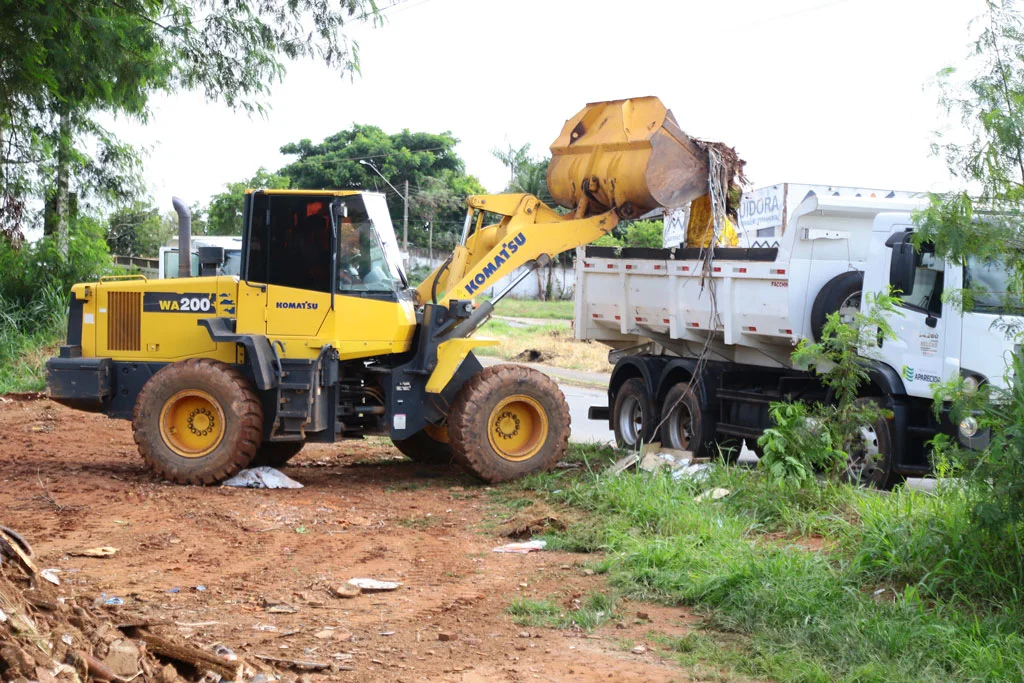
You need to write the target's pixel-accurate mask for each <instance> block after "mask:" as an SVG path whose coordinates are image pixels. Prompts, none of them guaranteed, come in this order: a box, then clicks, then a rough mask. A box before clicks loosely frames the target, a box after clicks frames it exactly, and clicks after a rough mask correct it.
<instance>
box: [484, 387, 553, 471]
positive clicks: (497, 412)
mask: <svg viewBox="0 0 1024 683" xmlns="http://www.w3.org/2000/svg"><path fill="white" fill-rule="evenodd" d="M487 438H488V439H489V440H490V442H491V448H493V449H494V451H495V452H496V453H497V454H498V455H500V456H501V457H502V458H504V459H505V460H511V461H513V462H521V461H523V460H529V459H530V458H532V457H533V456H535V455H537V452H538V451H540V449H541V447H542V446H543V445H544V442H545V441H546V440H547V438H548V416H547V414H546V413H545V412H544V408H543V407H541V405H540V403H538V402H537V401H535V400H533V399H532V398H530V397H529V396H524V395H522V394H516V395H514V396H509V397H507V398H505V399H502V400H501V401H500V402H499V403H498V405H496V406H494V409H493V410H492V411H491V415H490V417H489V418H488V419H487Z"/></svg>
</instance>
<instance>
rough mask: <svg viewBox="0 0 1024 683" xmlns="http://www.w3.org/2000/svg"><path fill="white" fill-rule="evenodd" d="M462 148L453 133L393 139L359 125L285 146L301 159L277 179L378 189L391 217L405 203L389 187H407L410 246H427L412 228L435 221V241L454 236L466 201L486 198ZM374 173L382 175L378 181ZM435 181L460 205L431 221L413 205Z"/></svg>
mask: <svg viewBox="0 0 1024 683" xmlns="http://www.w3.org/2000/svg"><path fill="white" fill-rule="evenodd" d="M458 142H459V141H458V140H457V139H456V138H455V137H454V136H452V134H451V133H449V132H444V133H440V134H434V133H414V132H411V131H409V130H403V131H402V132H400V133H396V134H393V135H389V134H387V133H385V132H384V131H383V130H381V129H380V128H378V127H377V126H369V125H360V124H355V125H353V126H352V128H351V129H348V130H343V131H341V132H339V133H336V134H334V135H332V136H330V137H328V138H327V139H325V140H324V141H323V142H321V143H320V144H313V143H312V142H311V141H310V140H300V141H299V142H296V143H291V144H288V145H285V146H284V147H282V148H281V153H282V154H294V155H296V156H297V157H298V158H297V159H296V160H295V161H294V162H292V163H291V164H289V165H287V166H285V167H284V168H282V169H281V170H280V171H278V173H279V174H281V175H283V176H286V177H287V178H288V179H289V180H290V181H291V186H292V187H301V188H311V189H312V188H331V189H346V188H377V189H379V190H381V191H382V192H384V193H385V195H386V197H387V202H388V209H389V210H390V212H391V215H392V216H401V215H402V210H403V201H404V200H403V197H402V196H401V194H399V193H396V192H395V191H394V190H393V189H391V187H390V186H389V185H388V183H391V185H394V186H395V187H396V188H398V189H399V191H400V192H401V191H404V187H403V185H404V183H405V182H406V181H408V182H409V186H410V189H409V195H410V205H409V225H410V241H411V242H412V243H414V244H419V245H422V246H427V240H426V237H427V234H426V231H422V230H418V229H414V228H413V226H414V225H416V224H417V223H418V224H420V225H422V223H423V222H424V221H426V220H431V222H432V225H433V226H434V228H435V237H437V236H438V235H437V233H438V232H439V231H440V232H443V233H446V234H448V235H456V234H458V232H459V230H460V229H461V226H462V222H463V218H464V215H465V203H464V202H465V198H466V197H467V196H469V195H472V194H482V193H484V192H485V190H484V188H483V186H481V185H480V181H478V180H477V179H476V178H475V177H473V176H470V175H466V174H465V170H464V169H465V165H464V164H463V161H462V159H460V158H459V156H458V155H457V154H456V153H455V145H456V144H458ZM361 161H365V162H368V163H360V162H361ZM371 165H372V166H371ZM374 168H376V169H377V171H380V175H378V174H377V172H376V171H374ZM381 176H383V178H382V177H381ZM385 179H386V181H385ZM436 180H439V181H441V182H443V183H444V185H445V187H446V188H447V189H448V190H449V193H450V194H451V195H452V196H454V197H455V198H456V199H457V200H458V201H457V202H456V203H452V204H450V205H448V204H447V203H446V206H445V208H444V209H443V210H441V211H440V212H439V213H438V214H437V215H436V216H433V218H428V217H427V215H426V214H417V213H416V212H417V211H418V210H419V209H418V208H417V207H419V206H430V205H432V204H433V203H432V202H430V201H427V202H417V201H415V200H416V198H417V197H419V195H421V194H423V193H427V194H428V195H429V194H431V193H433V192H435V189H436V188H435V185H436V183H435V181H436ZM431 215H433V214H431ZM395 222H396V223H398V221H395Z"/></svg>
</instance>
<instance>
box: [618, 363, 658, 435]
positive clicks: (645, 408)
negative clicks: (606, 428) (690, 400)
mask: <svg viewBox="0 0 1024 683" xmlns="http://www.w3.org/2000/svg"><path fill="white" fill-rule="evenodd" d="M657 424H658V419H657V417H656V416H655V415H654V403H653V402H652V401H651V397H650V396H649V395H648V394H647V384H646V383H644V381H643V379H642V378H640V377H633V378H632V379H627V380H626V381H625V382H623V383H622V386H621V387H619V390H618V392H616V394H615V402H614V403H613V404H612V430H613V431H614V432H615V442H616V443H617V444H618V446H619V448H628V449H636V448H639V447H640V444H641V443H649V442H650V441H651V439H653V438H654V429H655V426H656V425H657Z"/></svg>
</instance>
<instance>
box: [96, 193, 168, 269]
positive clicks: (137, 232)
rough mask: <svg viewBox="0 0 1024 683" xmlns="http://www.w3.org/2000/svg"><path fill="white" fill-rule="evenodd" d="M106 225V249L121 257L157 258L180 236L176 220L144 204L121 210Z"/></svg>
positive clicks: (136, 204) (140, 203)
mask: <svg viewBox="0 0 1024 683" xmlns="http://www.w3.org/2000/svg"><path fill="white" fill-rule="evenodd" d="M107 225H108V227H107V246H108V247H110V251H111V252H112V253H114V254H117V255H118V256H148V257H153V256H157V255H158V254H159V253H160V247H162V246H163V245H164V244H166V243H167V240H168V239H170V238H171V237H173V236H174V235H175V234H176V233H177V221H176V218H173V217H172V215H164V216H161V215H160V210H159V209H156V208H154V207H152V206H150V205H148V204H145V203H142V202H136V203H134V204H132V205H130V206H126V207H122V208H120V209H118V210H117V211H115V212H114V213H113V214H111V216H110V218H109V219H108V221H107Z"/></svg>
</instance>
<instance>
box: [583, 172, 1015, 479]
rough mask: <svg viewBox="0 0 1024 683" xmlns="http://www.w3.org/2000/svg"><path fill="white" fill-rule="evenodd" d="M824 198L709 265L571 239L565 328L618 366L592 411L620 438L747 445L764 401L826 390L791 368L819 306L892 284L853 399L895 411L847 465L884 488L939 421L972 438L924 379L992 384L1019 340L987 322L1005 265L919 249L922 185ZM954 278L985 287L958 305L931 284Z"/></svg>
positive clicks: (760, 425)
mask: <svg viewBox="0 0 1024 683" xmlns="http://www.w3.org/2000/svg"><path fill="white" fill-rule="evenodd" d="M794 187H796V186H794ZM858 194H859V196H857V195H858ZM835 195H836V196H833V195H832V194H828V193H827V192H822V191H820V186H819V191H815V190H814V189H808V190H807V194H806V196H801V197H797V198H794V197H792V196H790V197H789V198H788V199H789V209H788V210H786V211H785V212H784V224H783V225H782V226H780V228H779V230H777V231H775V234H774V235H772V236H771V237H773V238H774V239H772V240H771V241H770V242H768V243H767V245H766V246H759V247H754V248H716V249H715V250H714V252H713V254H714V257H713V259H711V261H710V262H709V263H708V262H706V260H704V259H703V258H702V257H703V256H704V253H703V252H702V250H700V249H695V248H685V247H679V248H672V249H629V248H626V249H622V250H617V249H615V248H609V247H595V246H589V247H581V248H579V249H578V253H577V259H576V276H577V277H576V283H577V286H576V307H575V311H576V312H575V330H576V338H577V339H580V340H592V341H598V342H601V343H604V344H607V345H608V346H610V347H611V348H612V351H610V353H609V360H610V361H611V362H612V363H614V369H613V371H612V375H611V381H610V384H609V387H608V405H607V406H595V407H592V408H591V410H590V418H591V419H600V420H608V422H609V425H610V427H611V428H612V429H613V430H614V432H615V435H616V438H617V440H618V442H619V444H620V445H622V446H627V447H628V446H634V445H635V444H637V443H640V442H641V441H645V442H646V441H653V440H660V441H661V442H662V443H663V444H665V445H670V446H672V447H674V448H680V449H687V450H690V451H693V452H694V453H695V454H696V455H706V454H714V453H717V452H718V451H717V449H716V445H717V446H718V447H723V448H722V452H723V453H725V454H727V455H728V454H730V453H738V451H739V448H738V446H739V444H740V442H741V441H742V440H745V441H746V443H747V445H748V447H752V448H756V439H757V437H759V436H760V435H761V434H762V433H763V430H764V429H765V428H767V427H768V426H769V417H768V408H769V405H770V403H771V402H773V401H787V400H797V399H806V400H812V401H828V400H829V399H830V396H829V394H828V392H827V391H826V389H825V388H824V387H823V386H822V385H821V384H820V382H819V381H818V380H817V379H816V377H815V376H814V374H813V373H810V372H808V371H806V370H804V369H801V368H797V367H794V365H793V363H792V361H791V359H790V354H791V353H792V351H793V349H794V347H795V345H796V344H797V343H798V342H799V340H800V339H805V338H807V339H812V338H817V337H818V336H819V335H820V334H821V330H822V327H823V325H824V323H825V318H826V316H827V315H828V314H829V313H831V312H833V311H840V312H841V313H842V312H845V313H846V314H852V312H854V311H856V310H858V309H859V307H860V306H861V305H862V302H863V301H864V297H862V292H865V291H867V292H882V291H885V290H886V288H887V287H888V286H889V285H890V284H891V285H892V286H893V287H895V288H896V289H898V290H901V291H902V292H904V293H903V294H902V295H901V296H900V297H899V300H900V305H899V307H898V313H899V315H896V316H893V318H892V320H891V323H892V326H893V329H894V330H895V331H896V334H897V339H895V340H884V341H883V342H881V343H874V342H873V343H872V346H871V348H863V349H861V355H862V356H863V358H864V363H865V364H866V365H867V367H868V368H869V372H870V377H871V380H870V385H869V386H866V387H864V389H863V396H864V397H865V398H871V399H873V400H875V401H877V402H878V403H879V404H881V405H882V406H884V407H885V408H887V409H889V410H891V411H892V418H891V419H890V420H879V421H878V422H877V423H876V424H873V425H865V427H864V428H863V430H862V432H863V437H864V438H863V448H861V449H859V450H862V451H863V452H858V453H856V454H853V457H854V458H855V459H856V462H855V463H853V465H854V467H853V468H852V471H853V472H854V473H855V475H856V476H859V477H861V478H862V479H863V480H864V481H865V483H872V484H874V485H877V486H883V487H887V486H891V485H893V484H894V483H896V482H897V481H898V480H899V479H900V478H901V477H904V476H907V475H910V476H921V475H923V474H926V473H928V472H929V471H930V467H931V466H930V460H929V457H928V448H927V442H928V441H929V440H930V439H931V438H932V437H933V436H935V435H936V434H937V433H940V432H941V433H947V434H950V435H956V436H957V437H959V438H960V439H961V441H963V442H967V443H968V444H969V445H971V446H973V447H978V446H979V445H983V443H984V441H985V440H986V435H985V434H984V433H980V432H979V431H978V426H977V423H976V422H975V421H974V420H973V419H971V418H967V419H965V420H963V421H962V422H960V423H959V424H957V425H953V424H952V423H951V422H950V419H949V418H948V416H947V415H946V413H945V412H942V413H941V415H942V417H940V418H938V419H937V418H936V417H935V413H934V411H933V401H932V390H931V385H932V384H933V383H935V382H939V381H941V380H946V379H949V378H951V377H955V376H956V375H958V374H959V375H961V376H963V377H964V378H965V379H966V381H967V382H968V383H969V384H973V383H981V382H986V381H991V382H995V383H1001V382H1002V381H1003V373H1004V372H1005V368H1006V359H1007V357H1008V354H1012V353H1015V352H1016V351H1017V350H1018V349H1017V348H1016V346H1015V342H1014V340H1013V338H1012V336H1011V335H1008V334H1006V333H1005V332H1004V331H1003V330H1004V329H1005V328H1004V327H1002V326H1001V325H999V324H996V323H997V321H998V320H1000V317H1001V316H1002V314H1003V311H1002V309H1001V306H1002V302H1003V301H1004V299H1003V293H1004V291H1005V282H1006V273H1005V271H1004V270H1003V269H1002V268H1000V267H999V265H998V264H984V263H974V262H968V263H967V264H965V265H961V264H958V263H951V262H943V261H942V260H941V259H937V258H936V257H935V255H934V253H933V252H931V251H929V249H928V248H927V247H925V248H922V250H921V251H920V252H918V251H916V250H915V249H914V247H913V245H912V244H911V243H910V237H911V235H912V233H913V231H914V224H913V221H912V217H911V213H912V211H913V210H914V209H917V208H921V207H922V206H924V204H925V202H926V199H925V198H924V196H923V195H916V196H915V195H911V194H910V193H899V194H897V193H887V194H880V193H878V192H874V191H870V190H869V191H865V192H861V193H857V192H844V193H842V194H841V195H840V193H835ZM794 200H795V201H794ZM793 207H795V208H793ZM764 237H769V236H768V235H764ZM760 244H762V245H764V244H765V242H763V241H762V242H760ZM965 283H966V284H973V285H980V286H982V287H984V288H985V289H986V290H987V292H986V294H984V295H983V296H980V297H978V298H977V300H976V301H975V302H974V306H973V308H972V310H969V311H967V310H965V311H962V312H961V311H960V310H959V309H958V308H957V307H956V306H955V305H953V304H951V303H949V302H947V301H943V296H942V294H943V292H944V291H948V290H953V289H960V288H962V287H964V286H965ZM712 449H715V450H712Z"/></svg>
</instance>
